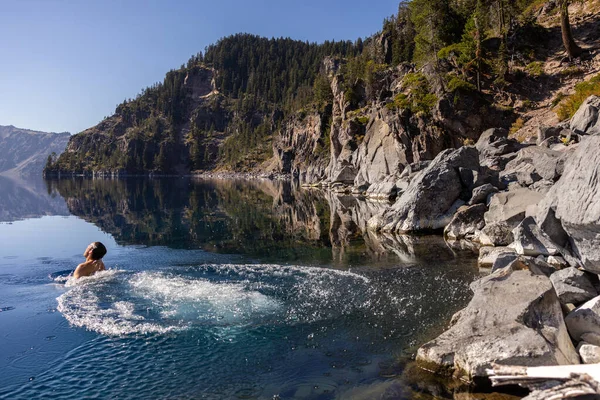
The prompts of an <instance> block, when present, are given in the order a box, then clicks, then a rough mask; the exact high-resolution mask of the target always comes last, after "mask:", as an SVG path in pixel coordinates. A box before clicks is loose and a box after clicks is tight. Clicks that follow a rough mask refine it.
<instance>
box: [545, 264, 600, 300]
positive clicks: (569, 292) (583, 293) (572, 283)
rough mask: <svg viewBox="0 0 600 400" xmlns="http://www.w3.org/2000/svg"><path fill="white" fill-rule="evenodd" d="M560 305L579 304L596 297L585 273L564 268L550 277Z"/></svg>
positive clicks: (596, 294) (575, 269)
mask: <svg viewBox="0 0 600 400" xmlns="http://www.w3.org/2000/svg"><path fill="white" fill-rule="evenodd" d="M550 280H551V281H552V285H553V286H554V289H555V290H556V293H557V294H558V298H559V299H560V302H561V303H562V304H569V303H572V304H575V305H578V304H581V303H583V302H586V301H588V300H591V299H593V298H594V297H596V296H598V292H597V291H596V289H595V288H594V285H592V282H591V281H590V280H589V278H588V277H587V275H586V273H585V272H583V271H579V270H578V269H577V268H573V267H571V268H565V269H563V270H560V271H557V272H555V273H554V274H552V276H551V277H550Z"/></svg>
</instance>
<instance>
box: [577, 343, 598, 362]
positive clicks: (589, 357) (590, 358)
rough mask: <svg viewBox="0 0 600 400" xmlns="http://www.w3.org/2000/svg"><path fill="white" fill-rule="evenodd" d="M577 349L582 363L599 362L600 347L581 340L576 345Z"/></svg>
mask: <svg viewBox="0 0 600 400" xmlns="http://www.w3.org/2000/svg"><path fill="white" fill-rule="evenodd" d="M577 351H578V352H579V355H580V356H581V361H582V362H583V363H584V364H599V363H600V347H599V346H595V345H593V344H589V343H585V342H581V343H579V346H577Z"/></svg>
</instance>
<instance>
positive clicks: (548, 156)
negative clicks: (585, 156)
mask: <svg viewBox="0 0 600 400" xmlns="http://www.w3.org/2000/svg"><path fill="white" fill-rule="evenodd" d="M563 170H564V158H563V157H562V153H561V152H558V151H554V150H550V149H548V148H545V147H540V146H529V147H525V148H523V149H521V150H519V152H518V153H517V157H516V158H515V159H514V160H511V161H510V162H509V163H508V164H506V167H505V168H504V171H502V172H501V173H500V179H501V180H502V181H503V182H504V183H509V182H515V181H516V182H519V184H521V185H522V186H529V185H532V184H534V183H535V182H537V181H539V180H547V181H556V180H557V179H558V178H559V177H560V176H561V174H562V173H563Z"/></svg>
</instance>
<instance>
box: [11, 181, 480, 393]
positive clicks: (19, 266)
mask: <svg viewBox="0 0 600 400" xmlns="http://www.w3.org/2000/svg"><path fill="white" fill-rule="evenodd" d="M383 206H384V205H382V204H377V203H366V202H364V201H358V200H356V199H353V198H346V197H337V196H335V195H332V194H328V193H322V192H319V191H308V190H300V189H295V188H294V187H293V186H292V185H290V184H289V183H277V182H243V181H195V180H189V179H179V178H176V179H175V178H173V179H160V180H141V179H137V180H136V179H130V180H121V181H115V180H112V181H111V180H106V181H102V180H95V181H92V180H83V179H71V180H63V181H52V182H45V183H44V182H33V183H24V182H14V181H11V180H9V179H7V178H3V177H0V398H7V399H21V398H22V399H32V398H64V399H81V398H119V399H142V398H176V399H230V398H231V399H296V398H298V399H336V398H349V399H362V398H364V399H369V398H375V397H376V398H411V397H412V396H413V388H412V387H410V385H409V384H408V383H407V382H406V381H405V379H404V376H403V365H404V364H403V362H402V361H401V360H402V359H403V358H406V357H407V356H410V354H412V353H413V352H414V351H415V349H416V346H418V345H419V344H422V343H423V342H424V341H426V340H428V339H431V338H432V337H433V336H435V334H437V333H439V332H440V331H441V329H442V328H443V326H444V324H446V323H447V321H448V320H449V318H450V317H451V315H452V314H453V313H454V312H455V311H457V310H458V309H460V308H461V307H462V306H464V305H465V304H466V302H467V301H468V299H469V297H470V294H469V290H468V284H469V283H470V282H471V281H472V280H473V279H475V277H476V275H477V274H478V272H477V269H476V267H475V260H474V258H473V255H471V254H464V253H455V252H453V251H451V250H450V249H449V248H447V247H446V246H445V244H444V242H443V241H441V240H440V239H439V238H435V237H393V236H388V237H377V236H373V235H372V234H369V233H367V232H366V231H365V229H364V227H365V224H366V221H367V220H368V218H369V217H370V216H371V215H372V214H373V213H375V212H377V211H378V210H380V209H381V207H383ZM92 241H102V242H103V243H104V244H105V245H106V246H107V248H108V251H109V252H108V254H107V256H106V257H105V263H106V265H107V267H108V268H109V270H108V271H106V272H103V273H100V274H97V275H96V276H93V277H90V278H85V279H82V280H80V281H79V282H73V281H72V280H70V279H68V273H69V272H70V271H72V269H73V268H74V267H75V266H76V265H77V264H78V263H79V262H81V261H82V256H81V253H82V252H83V250H84V249H85V247H86V246H87V244H88V243H90V242H92Z"/></svg>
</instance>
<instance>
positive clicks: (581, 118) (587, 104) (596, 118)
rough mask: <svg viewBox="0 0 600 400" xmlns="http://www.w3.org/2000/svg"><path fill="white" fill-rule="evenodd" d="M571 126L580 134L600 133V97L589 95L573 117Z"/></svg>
mask: <svg viewBox="0 0 600 400" xmlns="http://www.w3.org/2000/svg"><path fill="white" fill-rule="evenodd" d="M569 126H570V128H571V130H572V131H573V132H575V133H577V134H580V135H586V134H587V135H597V134H600V97H598V96H590V97H588V98H587V99H586V100H585V101H584V102H583V104H582V105H581V106H580V107H579V109H578V110H577V112H576V113H575V115H573V118H571V123H570V125H569Z"/></svg>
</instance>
